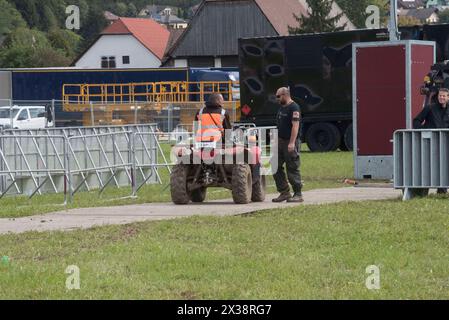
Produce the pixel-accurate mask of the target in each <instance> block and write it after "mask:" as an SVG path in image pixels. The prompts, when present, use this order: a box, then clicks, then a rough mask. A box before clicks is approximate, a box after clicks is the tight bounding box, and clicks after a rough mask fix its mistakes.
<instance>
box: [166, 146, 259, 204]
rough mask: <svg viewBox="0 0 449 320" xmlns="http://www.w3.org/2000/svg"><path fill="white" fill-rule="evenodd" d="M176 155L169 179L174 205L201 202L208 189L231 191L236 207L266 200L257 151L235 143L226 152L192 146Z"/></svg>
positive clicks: (177, 151) (208, 147) (179, 148)
mask: <svg viewBox="0 0 449 320" xmlns="http://www.w3.org/2000/svg"><path fill="white" fill-rule="evenodd" d="M175 152H176V153H177V154H178V162H177V164H176V165H175V166H174V168H173V170H172V173H171V175H170V191H171V197H172V201H173V202H174V203H175V204H188V203H189V202H190V201H192V202H197V203H198V202H203V201H204V200H205V198H206V192H207V188H211V187H221V188H226V189H229V190H231V191H232V198H233V200H234V202H235V203H237V204H246V203H249V202H251V201H253V202H263V201H264V200H265V189H266V182H265V176H263V175H261V172H260V154H261V152H260V148H259V147H257V146H249V145H248V143H246V144H245V143H242V144H239V143H237V144H235V143H234V144H233V145H232V146H231V147H228V148H221V147H220V148H216V147H211V146H210V145H205V144H198V143H195V144H189V145H185V146H178V148H177V150H176V151H175ZM180 155H182V157H179V156H180ZM231 159H232V161H230V160H231Z"/></svg>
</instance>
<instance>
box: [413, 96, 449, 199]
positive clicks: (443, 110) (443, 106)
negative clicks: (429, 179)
mask: <svg viewBox="0 0 449 320" xmlns="http://www.w3.org/2000/svg"><path fill="white" fill-rule="evenodd" d="M448 102H449V89H447V88H440V90H439V91H438V103H433V104H430V105H427V106H425V107H424V109H422V111H421V112H420V113H419V114H418V115H417V116H416V117H415V119H413V128H414V129H447V128H449V108H448V106H447V105H448ZM437 192H438V193H447V189H438V191H437Z"/></svg>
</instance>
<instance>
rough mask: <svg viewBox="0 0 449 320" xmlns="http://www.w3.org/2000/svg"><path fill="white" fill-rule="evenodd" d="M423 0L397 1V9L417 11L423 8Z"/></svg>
mask: <svg viewBox="0 0 449 320" xmlns="http://www.w3.org/2000/svg"><path fill="white" fill-rule="evenodd" d="M425 5H426V4H425V2H424V1H423V0H398V8H399V9H417V8H423V7H425Z"/></svg>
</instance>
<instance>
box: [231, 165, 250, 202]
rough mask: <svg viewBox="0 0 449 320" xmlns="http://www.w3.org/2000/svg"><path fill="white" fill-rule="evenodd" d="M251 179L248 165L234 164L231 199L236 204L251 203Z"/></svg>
mask: <svg viewBox="0 0 449 320" xmlns="http://www.w3.org/2000/svg"><path fill="white" fill-rule="evenodd" d="M252 184H253V179H252V175H251V168H250V166H249V165H248V164H236V165H234V168H233V169H232V199H233V200H234V202H235V203H237V204H246V203H250V202H251V193H252Z"/></svg>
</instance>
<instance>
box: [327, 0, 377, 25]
mask: <svg viewBox="0 0 449 320" xmlns="http://www.w3.org/2000/svg"><path fill="white" fill-rule="evenodd" d="M336 2H337V3H338V5H339V6H340V8H341V9H342V10H343V11H344V12H345V14H346V15H347V16H348V19H349V20H350V21H351V22H352V23H353V24H354V25H355V26H356V27H357V28H365V27H366V26H365V24H366V8H367V7H368V6H369V5H370V4H371V2H372V1H369V0H357V1H354V0H336Z"/></svg>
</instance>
